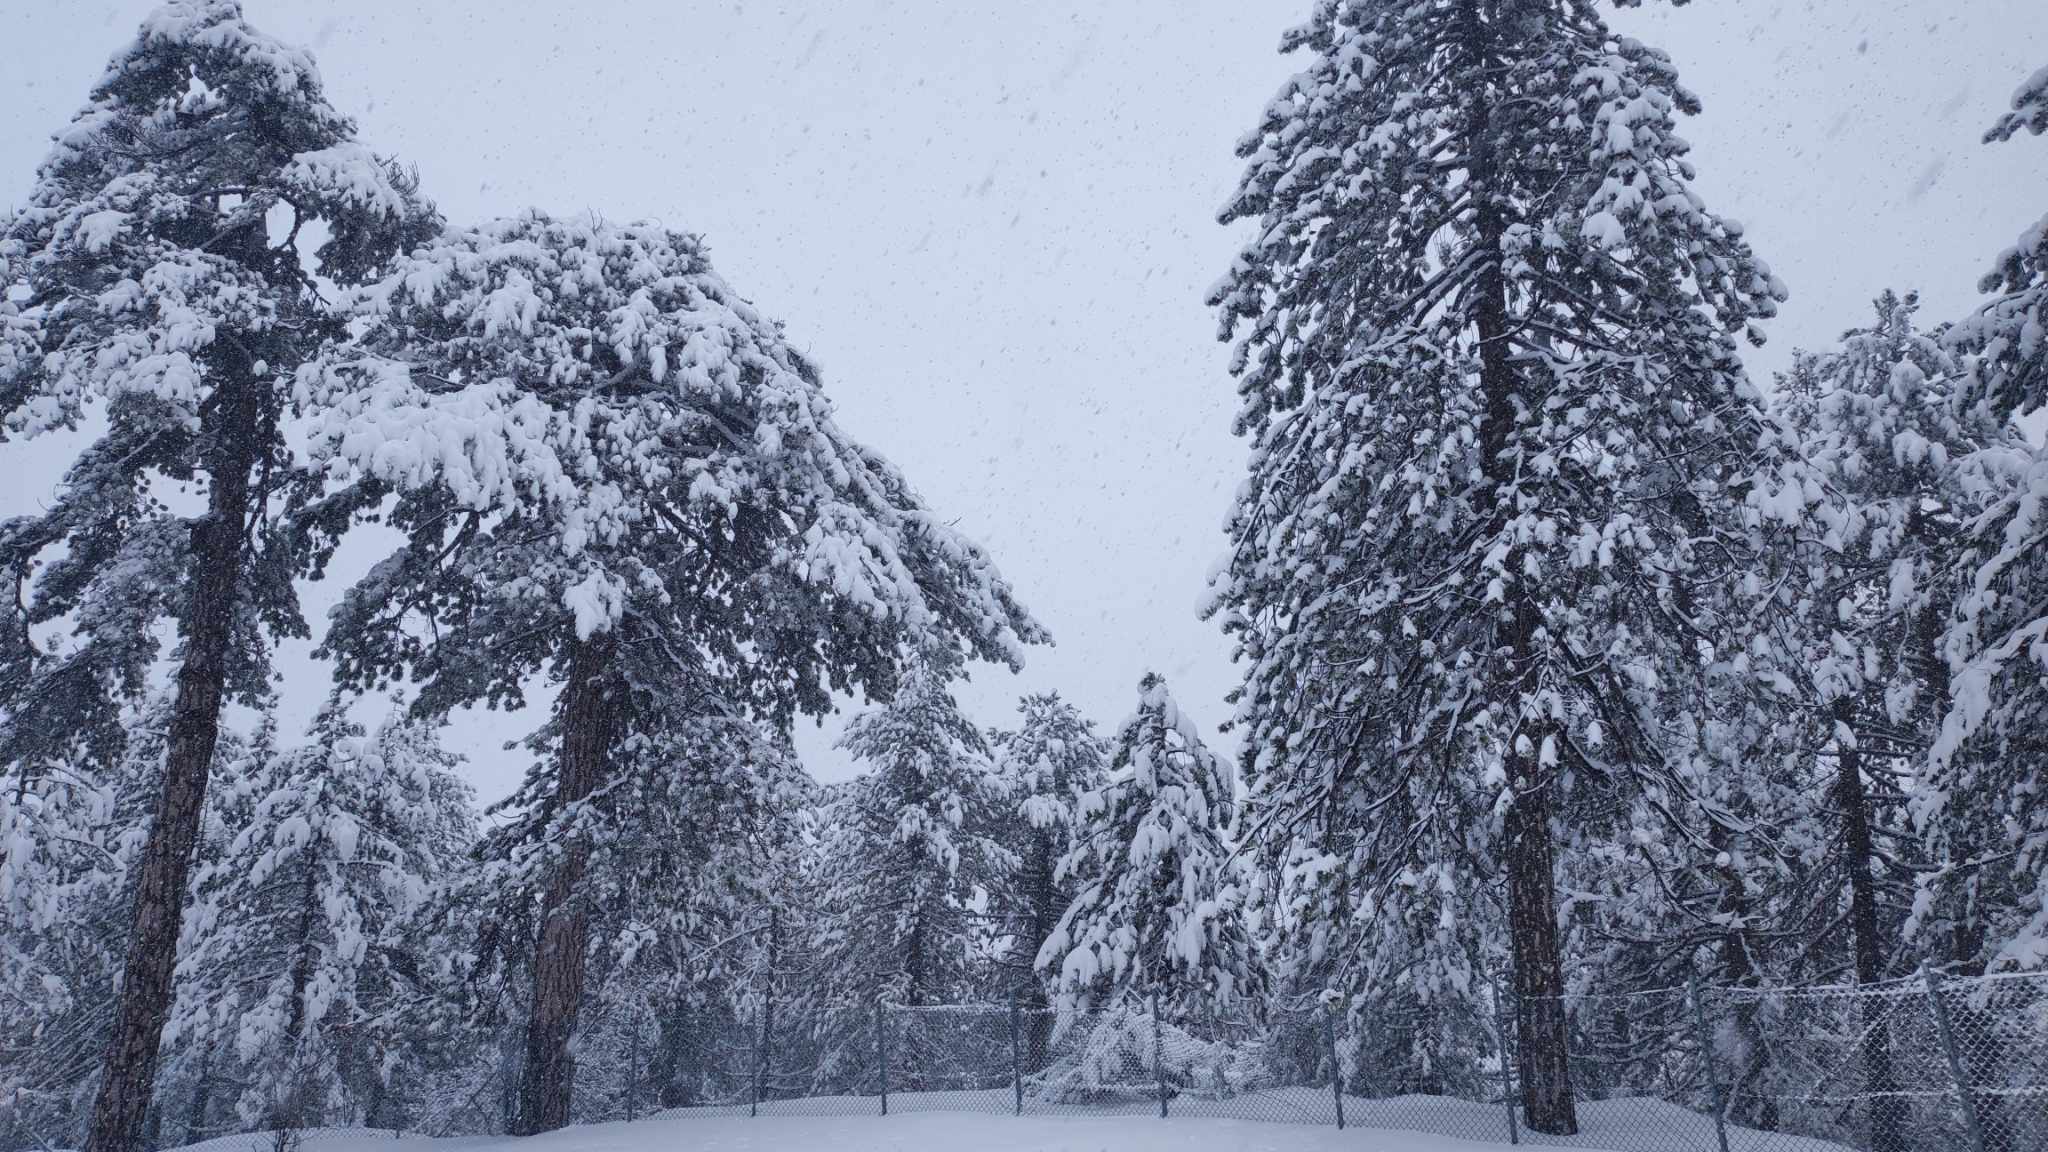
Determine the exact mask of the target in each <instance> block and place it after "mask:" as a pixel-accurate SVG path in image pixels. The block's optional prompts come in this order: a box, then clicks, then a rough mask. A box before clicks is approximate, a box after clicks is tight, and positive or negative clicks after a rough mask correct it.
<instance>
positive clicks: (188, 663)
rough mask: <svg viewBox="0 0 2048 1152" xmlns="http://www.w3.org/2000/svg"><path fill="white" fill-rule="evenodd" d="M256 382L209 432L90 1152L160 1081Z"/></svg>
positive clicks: (134, 1136) (227, 635)
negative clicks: (165, 739)
mask: <svg viewBox="0 0 2048 1152" xmlns="http://www.w3.org/2000/svg"><path fill="white" fill-rule="evenodd" d="M258 392H259V384H258V383H257V382H256V381H255V380H253V379H251V378H249V377H248V376H246V375H236V376H233V377H231V378H230V379H228V380H225V381H223V382H222V384H221V385H220V388H219V390H218V391H217V392H216V396H217V397H218V402H219V407H218V408H217V409H216V410H215V411H214V412H213V413H211V414H210V415H211V419H210V420H209V421H208V422H209V423H211V424H213V425H214V427H211V428H207V429H205V432H206V433H207V434H209V435H210V436H211V437H212V440H213V448H212V451H211V453H210V454H209V473H210V474H209V477H208V493H207V506H206V515H205V516H204V517H203V518H202V519H200V520H199V521H197V522H196V523H194V524H193V526H192V560H191V568H190V572H191V597H192V599H191V602H190V604H189V606H188V608H187V610H186V616H185V633H184V662H183V663H182V664H181V665H180V666H179V668H178V676H177V685H178V688H177V697H176V700H175V702H174V703H173V705H172V713H171V725H170V739H169V750H168V752H167V754H166V755H165V757H164V779H163V788H162V791H161V792H159V794H158V796H157V803H156V813H155V818H154V819H153V820H152V821H151V822H150V826H149V837H148V839H146V840H144V841H143V845H142V858H141V860H140V861H139V862H138V863H137V864H136V882H135V915H134V920H133V927H132V928H131V930H130V932H129V936H128V957H127V962H126V963H125V965H124V966H123V968H122V973H121V1001H120V1004H119V1006H118V1007H116V1008H115V1010H114V1030H113V1033H112V1035H111V1036H110V1037H109V1038H108V1042H107V1055H106V1063H105V1066H104V1067H103V1068H102V1070H101V1073H100V1084H99V1094H98V1096H97V1098H96V1099H95V1100H94V1103H93V1114H92V1129H91V1131H90V1133H89V1134H88V1135H87V1137H86V1143H85V1148H86V1152H134V1150H135V1149H136V1148H137V1147H138V1146H139V1144H140V1142H141V1140H142V1136H143V1124H144V1122H145V1120H146V1118H147V1114H148V1112H149V1103H150V1097H151V1095H152V1093H153V1092H154V1091H155V1088H156V1071H157V1057H158V1051H157V1048H158V1044H159V1042H160V1041H161V1040H162V1038H163V1030H164V1020H165V1018H166V1017H167V1016H168V1015H169V1014H170V1010H171V997H172V993H173V988H172V985H171V974H172V970H173V968H174V967H175V965H176V962H177V953H178V930H179V927H180V925H181V923H182V921H183V920H184V916H185V894H186V887H187V881H188V879H189V877H190V874H191V870H192V851H193V848H194V846H195V845H196V844H197V843H198V841H199V821H200V815H201V809H202V806H203V804H204V802H205V799H206V778H207V774H208V772H209V771H210V770H211V769H212V766H213V752H214V746H215V745H216V744H217V743H218V742H219V739H220V709H221V700H222V697H223V695H224V693H225V691H226V687H227V664H228V645H229V643H230V642H231V639H232V633H233V626H234V617H235V597H236V593H237V588H238V586H239V585H240V583H241V578H242V560H243V550H242V545H243V537H244V534H245V531H246V525H247V523H248V519H249V511H250V507H249V505H250V490H249V474H250V471H251V469H252V467H253V465H254V463H255V460H256V459H257V457H258V454H259V453H260V451H261V450H262V432H263V430H262V428H261V427H260V421H259V418H258V414H259V410H260V409H259V400H260V396H259V394H258Z"/></svg>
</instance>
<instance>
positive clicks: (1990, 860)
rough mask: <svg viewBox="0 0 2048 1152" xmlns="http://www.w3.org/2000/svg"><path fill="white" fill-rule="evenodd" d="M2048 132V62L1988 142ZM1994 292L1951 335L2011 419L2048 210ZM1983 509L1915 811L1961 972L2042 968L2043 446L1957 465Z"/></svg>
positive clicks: (2042, 309)
mask: <svg viewBox="0 0 2048 1152" xmlns="http://www.w3.org/2000/svg"><path fill="white" fill-rule="evenodd" d="M2023 130H2024V131H2026V132H2030V133H2032V134H2034V135H2042V134H2044V133H2048V68H2044V69H2042V70H2041V71H2039V72H2036V73H2035V74H2034V75H2033V76H2032V77H2030V78H2029V79H2028V80H2027V81H2026V82H2025V83H2024V84H2022V85H2021V86H2020V88H2019V90H2018V91H2017V92H2016V93H2014V95H2013V101H2012V111H2011V112H2010V113H2008V114H2007V115H2005V116H2004V117H2003V118H2001V119H2000V120H1999V122H1998V123H1997V124H1996V125H1994V126H1993V127H1992V129H1991V131H1990V132H1989V133H1988V134H1987V136H1986V139H1987V141H2004V140H2010V139H2012V138H2013V137H2015V136H2017V135H2019V134H2020V132H2021V131H2023ZM1981 288H1982V289H1983V290H1984V291H1985V292H1987V293H1990V294H1991V296H1990V299H1989V300H1987V301H1986V302H1985V303H1983V304H1982V305H1980V306H1979V307H1978V309H1977V310H1976V312H1975V313H1973V314H1972V315H1970V316H1969V317H1967V318H1965V319H1963V320H1961V321H1959V322H1958V323H1957V324H1955V325H1954V327H1952V328H1951V329H1950V331H1949V333H1948V341H1947V342H1948V344H1949V346H1950V347H1951V348H1952V349H1953V350H1954V351H1955V352H1956V353H1957V354H1958V355H1959V356H1960V357H1961V358H1962V359H1963V363H1964V380H1963V383H1962V386H1961V391H1962V394H1961V396H1960V398H1959V399H1960V402H1961V403H1962V404H1963V405H1964V406H1966V408H1967V409H1968V411H1969V413H1970V414H1973V415H1978V416H1981V417H1983V418H1986V419H1989V420H1991V421H1995V422H1999V423H2004V422H2007V421H2010V420H2013V419H2014V418H2016V417H2021V416H2025V415H2028V414H2030V413H2038V412H2040V411H2041V410H2042V409H2043V407H2044V406H2048V217H2044V218H2043V219H2041V220H2039V221H2036V222H2035V223H2034V224H2033V225H2032V226H2031V227H2029V228H2027V229H2026V230H2025V231H2024V232H2022V233H2021V234H2020V237H2019V239H2018V241H2017V242H2016V243H2015V244H2014V245H2013V247H2011V248H2009V249H2007V250H2006V251H2005V252H2003V253H2001V254H2000V256H1999V257H1998V260H1997V263H1996V265H1995V266H1994V267H1993V268H1992V270H1991V272H1990V273H1989V274H1988V275H1986V276H1985V277H1984V279H1983V281H1982V283H1981ZM1962 471H1963V475H1964V476H1965V478H1966V479H1967V480H1968V481H1970V482H1972V483H1973V485H1974V488H1975V490H1976V493H1977V495H1978V497H1979V499H1980V501H1981V510H1980V511H1978V512H1977V514H1976V515H1975V516H1974V517H1972V518H1971V519H1970V520H1969V521H1968V522H1967V523H1966V525H1965V526H1964V532H1963V533H1962V538H1961V540H1960V541H1959V546H1958V548H1957V550H1956V555H1955V558H1954V563H1955V570H1956V571H1957V573H1958V574H1959V579H1960V580H1961V581H1962V582H1963V584H1964V590H1963V593H1962V595H1961V597H1960V598H1959V601H1958V603H1957V605H1956V608H1955V611H1954V613H1953V616H1952V618H1951V620H1950V623H1949V627H1948V630H1947V632H1946V633H1945V635H1944V636H1943V637H1942V651H1943V653H1944V654H1945V655H1946V656H1947V658H1948V661H1949V664H1950V679H1951V684H1950V689H1949V698H1948V705H1949V706H1948V708H1947V710H1946V712H1945V714H1944V715H1943V717H1942V722H1941V731H1940V734H1939V736H1938V737H1937V738H1936V740H1935V742H1934V747H1933V754H1932V756H1931V759H1930V765H1929V769H1928V771H1927V773H1926V777H1925V779H1924V781H1923V782H1922V785H1921V787H1920V788H1919V789H1917V794H1916V796H1915V800H1914V815H1915V817H1916V819H1917V820H1918V821H1919V822H1920V823H1921V824H1923V825H1924V826H1926V827H1928V828H1930V829H1931V830H1932V831H1933V834H1934V837H1935V841H1936V843H1935V846H1934V847H1935V851H1936V853H1937V856H1938V859H1939V864H1940V867H1939V868H1938V870H1937V871H1936V872H1934V873H1933V874H1932V875H1930V876H1929V877H1927V878H1926V879H1925V880H1924V881H1923V888H1924V889H1925V891H1926V893H1927V895H1928V897H1929V899H1930V900H1931V899H1935V898H1937V897H1939V898H1942V899H1941V903H1942V905H1943V906H1944V909H1943V912H1942V914H1941V915H1940V916H1939V917H1938V919H1939V920H1940V921H1941V922H1942V923H1943V924H1944V925H1945V927H1946V930H1947V935H1948V937H1949V939H1948V944H1947V948H1946V949H1945V951H1946V952H1947V953H1948V956H1949V959H1950V960H1951V962H1952V963H1953V964H1955V965H1956V966H1958V967H1959V968H1960V969H1961V970H1963V971H1965V972H1976V971H1982V970H1984V969H1986V968H2000V967H2013V968H2038V967H2040V966H2042V965H2043V964H2048V804H2044V803H2043V802H2042V798H2041V795H2040V788H2039V787H2038V779H2037V777H2038V772H2037V770H2036V767H2035V766H2037V765H2039V764H2041V763H2042V762H2043V760H2044V757H2048V453H2044V452H2043V451H2042V450H2041V449H2040V448H2038V447H2036V446H2033V445H2029V444H2026V443H2024V442H2021V441H2019V440H2018V439H2017V438H2008V439H2007V440H2006V441H2004V442H2001V443H1997V444H1992V445H1988V446H1987V447H1986V448H1984V449H1983V450H1982V451H1980V452H1978V453H1976V454H1975V455H1973V456H1972V457H1971V458H1970V459H1968V460H1967V461H1965V462H1964V466H1963V469H1962Z"/></svg>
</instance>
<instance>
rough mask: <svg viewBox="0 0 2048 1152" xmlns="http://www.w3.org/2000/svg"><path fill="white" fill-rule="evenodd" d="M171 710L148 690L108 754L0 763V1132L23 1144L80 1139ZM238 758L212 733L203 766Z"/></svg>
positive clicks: (223, 771)
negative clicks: (210, 760)
mask: <svg viewBox="0 0 2048 1152" xmlns="http://www.w3.org/2000/svg"><path fill="white" fill-rule="evenodd" d="M173 715H174V706H173V702H172V700H171V698H170V697H168V696H166V695H161V694H159V695H156V696H152V697H150V698H148V699H146V700H145V701H144V702H143V703H142V705H141V706H140V707H138V708H136V709H134V710H132V711H131V712H130V713H129V715H128V716H127V717H126V718H125V720H124V722H123V724H122V728H123V733H122V735H121V737H120V739H119V742H118V743H119V747H120V753H119V755H118V756H116V757H115V758H114V759H113V760H112V761H111V762H100V761H98V760H96V759H94V758H89V757H80V758H78V759H75V760H70V761H65V762H55V763H53V762H47V761H45V762H34V761H16V762H13V763H11V764H7V765H5V768H4V771H0V844H4V845H5V847H6V855H5V857H4V858H0V909H4V918H0V929H4V931H0V980H4V981H5V984H4V989H5V993H6V994H5V995H4V996H0V1035H4V1036H5V1037H6V1038H7V1039H6V1042H5V1045H6V1046H5V1047H4V1048H0V1104H4V1110H0V1118H4V1124H0V1129H4V1130H6V1131H10V1132H12V1133H13V1134H14V1136H16V1137H18V1138H19V1139H20V1140H21V1141H22V1142H23V1143H26V1144H34V1143H36V1142H37V1141H46V1142H47V1141H50V1140H64V1141H67V1142H68V1141H73V1140H76V1139H78V1138H80V1137H82V1136H84V1135H85V1128H84V1123H85V1121H86V1119H87V1118H88V1116H89V1114H90V1110H91V1104H92V1099H91V1091H92V1088H93V1085H94V1074H95V1072H97V1071H98V1069H99V1066H100V1061H101V1060H102V1058H103V1057H104V1055H105V1053H104V1052H103V1051H102V1050H101V1045H102V1044H103V1043H104V1042H105V1038H106V1035H107V1033H108V1031H109V1030H110V1029H111V1028H112V1026H113V1020H114V1012H115V1008H116V1005H115V1003H114V1002H113V1000H112V998H110V997H108V996H107V995H106V990H107V989H108V988H110V987H112V986H113V985H114V982H115V981H116V980H118V979H119V977H120V974H121V971H122V962H123V955H124V953H125V952H126V950H127V949H126V945H127V937H128V932H129V928H130V924H129V917H130V916H131V915H132V914H133V911H134V899H135V883H136V870H137V866H138V862H139V861H140V860H141V858H142V854H143V851H144V845H145V835H146V831H145V830H146V829H147V827H148V823H149V812H150V805H151V803H152V802H153V800H154V798H155V797H156V795H157V794H158V792H159V791H160V789H161V788H162V784H163V773H164V764H165V759H166V755H167V750H168V744H169V738H170V731H171V723H172V717H173ZM241 755H242V744H241V741H240V740H239V739H238V738H237V737H236V736H235V735H234V734H233V733H223V734H222V738H221V740H220V741H219V743H218V744H217V745H216V748H215V762H214V764H213V767H212V772H213V774H214V775H215V776H216V777H217V778H218V777H227V778H232V777H233V775H234V767H233V765H234V764H235V762H236V761H238V760H239V759H240V757H241ZM174 1130H175V1129H174Z"/></svg>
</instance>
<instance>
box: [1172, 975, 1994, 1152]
mask: <svg viewBox="0 0 2048 1152" xmlns="http://www.w3.org/2000/svg"><path fill="white" fill-rule="evenodd" d="M1150 1002H1151V1008H1152V1079H1153V1080H1154V1081H1156V1082H1157V1083H1158V1084H1159V1118H1160V1119H1161V1120H1164V1119H1166V1061H1165V1060H1163V1059H1161V1054H1162V1053H1163V1052H1164V1051H1165V1048H1164V1045H1162V1044H1161V1042H1160V1037H1159V993H1158V992H1157V991H1156V990H1155V991H1154V992H1153V993H1152V994H1151V996H1150ZM1978 1152H1983V1150H1982V1149H1979V1150H1978Z"/></svg>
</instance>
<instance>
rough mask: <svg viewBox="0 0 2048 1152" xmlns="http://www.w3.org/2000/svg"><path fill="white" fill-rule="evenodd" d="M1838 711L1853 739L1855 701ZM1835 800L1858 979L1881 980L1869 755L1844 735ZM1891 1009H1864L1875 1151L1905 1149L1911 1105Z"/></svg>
mask: <svg viewBox="0 0 2048 1152" xmlns="http://www.w3.org/2000/svg"><path fill="white" fill-rule="evenodd" d="M1832 711H1833V718H1834V721H1835V723H1836V725H1837V726H1838V727H1839V728H1841V729H1842V730H1844V731H1847V732H1849V733H1851V738H1852V739H1853V738H1854V732H1855V728H1856V723H1855V722H1856V703H1855V701H1854V700H1853V699H1851V698H1850V697H1847V696H1843V697H1840V698H1838V699H1837V700H1836V701H1835V703H1834V707H1833V710H1832ZM1835 803H1836V805H1837V806H1839V808H1840V809H1841V813H1842V854H1843V858H1844V863H1845V865H1846V867H1847V868H1848V872H1849V932H1850V936H1851V938H1852V940H1853V943H1854V948H1855V954H1856V982H1857V983H1858V984H1875V983H1877V982H1878V981H1879V980H1880V979H1882V978H1883V975H1884V956H1883V947H1882V943H1881V941H1880V939H1879V937H1878V923H1877V881H1876V878H1875V877H1874V876H1873V875H1872V873H1871V867H1870V862H1871V856H1872V852H1873V846H1872V843H1871V838H1870V798H1869V795H1868V794H1867V793H1866V792H1865V791H1864V788H1863V753H1862V752H1861V751H1859V750H1858V749H1856V748H1854V747H1845V746H1843V745H1842V743H1841V741H1840V740H1839V739H1838V740H1837V741H1836V747H1835ZM1889 1011H1890V1005H1889V1004H1887V1003H1885V1002H1883V1001H1880V1000H1870V1001H1867V1002H1866V1003H1865V1004H1864V1007H1863V1014H1864V1032H1863V1090H1864V1091H1865V1092H1867V1093H1869V1094H1870V1146H1871V1149H1872V1152H1899V1150H1900V1149H1902V1148H1903V1147H1904V1145H1903V1143H1902V1138H1903V1133H1904V1129H1905V1121H1906V1107H1905V1102H1904V1101H1903V1100H1901V1099H1899V1097H1898V1096H1896V1095H1895V1094H1894V1093H1895V1092H1896V1091H1897V1088H1898V1085H1897V1082H1896V1081H1895V1080H1894V1078H1893V1076H1892V1035H1891V1026H1890V1024H1889V1023H1888V1022H1887V1016H1888V1014H1889Z"/></svg>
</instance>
